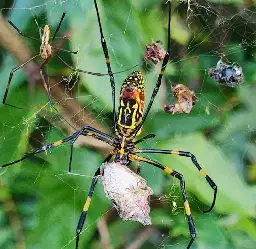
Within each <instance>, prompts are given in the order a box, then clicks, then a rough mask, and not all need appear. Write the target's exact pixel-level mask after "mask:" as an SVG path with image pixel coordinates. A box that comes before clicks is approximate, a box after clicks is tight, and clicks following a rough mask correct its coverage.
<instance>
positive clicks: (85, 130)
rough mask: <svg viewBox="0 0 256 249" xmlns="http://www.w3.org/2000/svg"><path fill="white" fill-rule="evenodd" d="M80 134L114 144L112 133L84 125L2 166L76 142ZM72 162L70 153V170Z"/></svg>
mask: <svg viewBox="0 0 256 249" xmlns="http://www.w3.org/2000/svg"><path fill="white" fill-rule="evenodd" d="M91 131H93V132H95V133H96V134H94V133H92V132H91ZM80 135H83V136H92V137H94V138H96V139H98V140H100V141H102V142H105V143H108V144H110V145H112V146H114V138H113V137H111V136H110V135H108V134H106V133H104V132H102V131H99V130H97V129H95V128H93V127H91V126H84V127H83V128H82V129H81V130H79V131H76V132H75V133H73V134H72V135H70V136H68V137H66V138H64V139H62V140H59V141H56V142H54V143H50V144H46V145H44V146H42V147H40V148H38V149H36V150H35V151H33V152H31V153H27V154H25V155H24V156H23V157H22V158H20V159H18V160H15V161H13V162H10V163H7V164H4V165H1V166H0V168H5V167H8V166H10V165H13V164H16V163H18V162H21V161H23V160H25V159H27V158H29V157H31V156H33V155H36V154H38V153H41V152H43V151H47V150H49V149H51V148H54V147H58V146H60V145H62V144H63V143H66V142H70V143H74V142H75V141H76V140H77V138H78V137H79V136H80ZM71 153H72V154H73V148H72V150H71ZM71 162H72V155H70V161H69V171H70V170H71Z"/></svg>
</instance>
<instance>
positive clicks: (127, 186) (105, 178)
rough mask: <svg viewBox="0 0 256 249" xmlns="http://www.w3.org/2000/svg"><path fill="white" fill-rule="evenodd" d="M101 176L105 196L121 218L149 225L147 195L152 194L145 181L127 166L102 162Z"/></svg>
mask: <svg viewBox="0 0 256 249" xmlns="http://www.w3.org/2000/svg"><path fill="white" fill-rule="evenodd" d="M101 175H102V176H101V178H102V183H103V187H104V192H105V194H106V196H107V197H108V198H109V199H110V200H111V201H112V202H113V205H114V207H115V208H116V210H117V212H118V214H119V216H120V217H121V218H122V219H123V220H133V221H138V222H140V223H142V224H143V225H150V224H151V218H150V216H149V212H150V206H149V197H150V195H152V194H153V191H152V189H151V188H150V187H148V186H147V182H146V180H145V179H144V178H142V177H141V176H139V175H137V174H135V173H134V172H133V171H132V170H130V169H129V168H128V167H127V166H125V165H122V164H120V163H114V162H113V163H104V164H103V165H102V166H101Z"/></svg>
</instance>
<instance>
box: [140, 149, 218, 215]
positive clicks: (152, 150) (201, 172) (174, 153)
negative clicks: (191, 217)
mask: <svg viewBox="0 0 256 249" xmlns="http://www.w3.org/2000/svg"><path fill="white" fill-rule="evenodd" d="M136 152H137V153H157V154H169V155H177V156H184V157H189V158H190V159H191V161H192V163H193V164H194V165H195V166H196V168H197V169H198V171H199V172H200V174H201V175H202V176H203V177H205V179H206V181H207V182H208V184H209V185H210V186H211V188H212V189H213V191H214V196H213V201H212V204H211V206H210V207H209V208H208V209H207V210H204V211H203V212H204V213H208V212H210V211H211V210H212V209H213V207H214V205H215V201H216V196H217V185H216V184H215V182H214V181H213V180H212V179H211V177H210V176H208V175H207V173H206V172H205V171H204V170H203V169H202V167H201V166H200V165H199V163H198V162H197V159H196V157H195V156H194V155H193V154H192V153H190V152H185V151H178V150H157V149H137V151H136Z"/></svg>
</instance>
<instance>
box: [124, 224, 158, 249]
mask: <svg viewBox="0 0 256 249" xmlns="http://www.w3.org/2000/svg"><path fill="white" fill-rule="evenodd" d="M155 231H156V228H154V227H152V226H151V227H147V228H145V229H144V230H143V231H142V232H141V233H140V234H139V235H138V237H137V238H136V239H135V240H134V242H133V243H131V244H130V245H129V246H128V247H127V248H126V249H138V248H141V246H142V245H143V244H144V242H145V241H146V240H147V239H148V238H150V237H151V235H152V234H153V233H154V232H155Z"/></svg>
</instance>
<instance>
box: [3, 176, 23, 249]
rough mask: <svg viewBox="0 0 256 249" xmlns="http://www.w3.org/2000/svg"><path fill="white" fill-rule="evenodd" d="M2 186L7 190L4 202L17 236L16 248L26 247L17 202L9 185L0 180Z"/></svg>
mask: <svg viewBox="0 0 256 249" xmlns="http://www.w3.org/2000/svg"><path fill="white" fill-rule="evenodd" d="M0 186H1V188H2V189H4V191H7V195H8V197H7V198H5V199H4V200H3V203H4V206H5V208H6V211H7V214H8V216H9V220H10V226H11V228H12V231H13V233H14V236H15V241H16V248H17V249H26V244H25V238H24V235H23V233H22V225H21V221H20V218H19V215H18V213H17V209H16V205H15V202H14V201H13V199H12V196H11V193H10V192H9V189H8V185H7V184H4V183H3V182H2V181H1V180H0Z"/></svg>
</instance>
